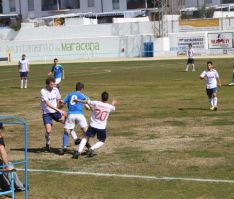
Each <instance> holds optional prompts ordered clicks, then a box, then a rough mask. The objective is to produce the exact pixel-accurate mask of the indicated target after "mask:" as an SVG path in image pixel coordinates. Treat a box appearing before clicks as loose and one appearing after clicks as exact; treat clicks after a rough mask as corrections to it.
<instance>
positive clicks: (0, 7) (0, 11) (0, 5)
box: [0, 0, 3, 14]
mask: <svg viewBox="0 0 234 199" xmlns="http://www.w3.org/2000/svg"><path fill="white" fill-rule="evenodd" d="M2 12H3V10H2V0H0V13H1V14H2Z"/></svg>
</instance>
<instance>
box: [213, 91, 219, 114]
mask: <svg viewBox="0 0 234 199" xmlns="http://www.w3.org/2000/svg"><path fill="white" fill-rule="evenodd" d="M212 99H213V104H214V111H216V110H217V109H218V97H217V91H216V89H214V93H213V94H212Z"/></svg>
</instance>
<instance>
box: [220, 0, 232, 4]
mask: <svg viewBox="0 0 234 199" xmlns="http://www.w3.org/2000/svg"><path fill="white" fill-rule="evenodd" d="M222 3H234V0H222Z"/></svg>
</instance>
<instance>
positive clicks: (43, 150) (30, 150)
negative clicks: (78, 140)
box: [10, 147, 73, 155]
mask: <svg viewBox="0 0 234 199" xmlns="http://www.w3.org/2000/svg"><path fill="white" fill-rule="evenodd" d="M59 149H60V148H53V147H51V148H50V152H48V151H46V148H45V147H42V148H28V153H54V154H58V155H59ZM10 150H11V151H24V148H18V149H16V148H14V149H10ZM66 153H68V154H72V153H73V150H67V151H66Z"/></svg>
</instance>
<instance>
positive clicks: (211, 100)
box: [209, 98, 214, 106]
mask: <svg viewBox="0 0 234 199" xmlns="http://www.w3.org/2000/svg"><path fill="white" fill-rule="evenodd" d="M209 103H210V105H211V106H214V102H213V98H210V99H209Z"/></svg>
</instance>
